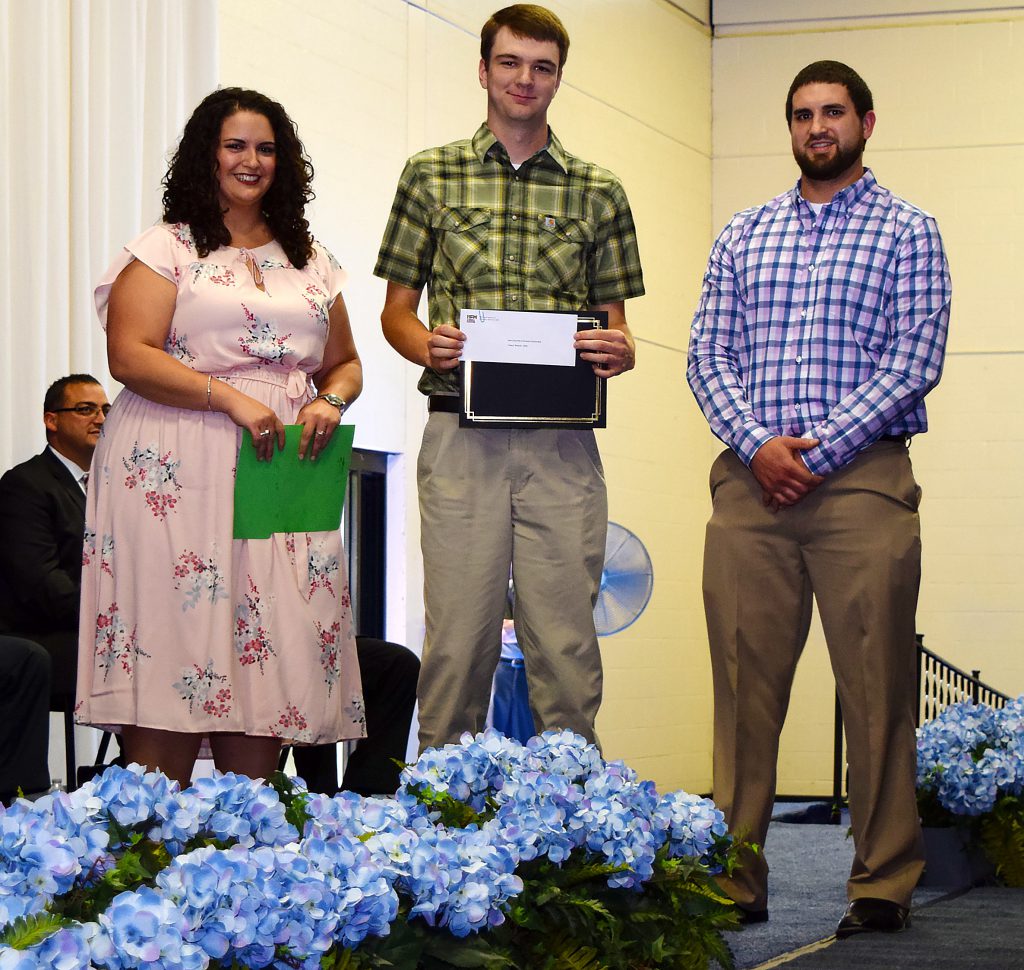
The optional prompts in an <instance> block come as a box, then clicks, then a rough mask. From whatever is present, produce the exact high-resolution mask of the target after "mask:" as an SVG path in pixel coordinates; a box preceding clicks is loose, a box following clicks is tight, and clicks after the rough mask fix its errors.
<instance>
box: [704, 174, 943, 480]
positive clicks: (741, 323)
mask: <svg viewBox="0 0 1024 970" xmlns="http://www.w3.org/2000/svg"><path fill="white" fill-rule="evenodd" d="M799 188H800V186H799V182H798V183H797V186H796V187H795V188H794V189H792V190H791V191H790V192H787V193H785V194H784V195H780V196H778V198H775V199H772V201H771V202H768V203H767V204H766V205H763V206H759V207H757V208H754V209H747V210H745V211H743V212H740V213H738V214H737V215H736V216H734V217H733V220H732V222H730V223H729V225H728V226H726V228H725V229H724V230H723V232H722V233H721V235H720V236H719V237H718V239H717V240H716V241H715V244H714V246H713V247H712V250H711V256H710V258H709V260H708V268H707V271H706V273H705V274H704V287H703V291H702V293H701V298H700V304H699V305H698V307H697V312H696V314H695V315H694V318H693V327H692V329H691V332H690V352H689V364H688V367H687V379H688V381H689V383H690V388H691V389H692V390H693V393H694V396H695V397H696V398H697V403H698V404H699V405H700V407H701V409H702V410H703V411H704V415H705V417H706V418H707V419H708V423H709V424H710V425H711V430H712V431H713V432H714V433H715V434H716V435H717V436H718V437H719V438H721V439H722V441H724V442H725V443H726V444H727V445H729V447H731V448H732V449H733V450H734V451H735V452H736V454H737V455H739V457H740V458H741V459H742V460H743V461H744V462H745V463H746V464H747V465H749V464H750V462H751V460H752V459H753V457H754V453H755V452H756V451H757V449H758V448H760V447H761V445H763V444H764V443H765V442H766V441H768V440H769V439H770V438H773V437H775V436H776V435H791V436H794V437H808V438H818V439H820V441H821V443H820V444H819V445H818V446H816V447H815V448H812V449H809V450H808V451H804V452H802V457H803V460H804V462H805V463H806V465H807V467H808V468H809V469H810V470H811V471H812V472H814V473H816V474H819V475H824V474H828V473H829V472H831V471H834V470H835V469H837V468H840V467H842V466H843V465H845V464H846V463H847V462H849V461H850V460H851V459H853V458H854V457H855V456H856V455H857V454H858V453H859V452H860V451H862V450H863V449H864V448H866V447H867V446H868V445H870V444H871V443H872V442H874V441H876V440H878V438H880V437H882V436H883V435H913V434H918V433H920V432H923V431H926V430H927V428H928V421H927V417H926V415H925V407H924V396H925V395H926V394H927V393H928V392H929V391H930V390H931V389H932V388H933V387H934V386H935V385H936V384H937V383H938V381H939V377H940V376H941V374H942V363H943V356H944V353H945V344H946V331H947V328H948V324H949V303H950V294H951V284H950V279H949V266H948V264H947V262H946V255H945V252H944V251H943V248H942V239H941V238H940V236H939V230H938V226H937V225H936V223H935V220H934V219H933V218H932V217H931V216H929V215H928V214H927V213H925V212H922V211H921V210H920V209H917V208H915V207H914V206H912V205H910V204H909V203H907V202H904V201H903V200H902V199H900V198H897V197H896V196H894V195H893V194H892V193H891V192H890V191H889V190H888V189H884V188H882V187H881V186H880V185H879V184H878V183H877V182H876V181H875V177H874V175H873V174H872V173H871V171H870V169H865V171H864V175H863V176H862V177H861V178H860V179H859V180H858V181H856V182H855V183H854V184H853V185H849V186H847V187H846V188H845V189H843V190H842V191H841V192H838V193H837V194H836V195H835V196H834V197H833V199H832V201H831V202H830V203H828V204H827V205H826V206H825V207H824V208H823V209H822V210H821V213H820V214H819V215H818V216H817V218H816V217H815V213H814V211H813V209H812V208H811V207H810V205H809V204H808V203H807V201H806V200H805V199H804V198H803V197H802V196H801V195H800V191H799Z"/></svg>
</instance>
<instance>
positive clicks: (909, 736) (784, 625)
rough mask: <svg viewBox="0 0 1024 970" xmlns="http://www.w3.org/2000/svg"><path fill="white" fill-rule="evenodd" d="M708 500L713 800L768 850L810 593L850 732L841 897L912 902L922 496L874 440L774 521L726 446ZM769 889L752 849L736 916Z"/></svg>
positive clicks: (762, 900)
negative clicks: (850, 842)
mask: <svg viewBox="0 0 1024 970" xmlns="http://www.w3.org/2000/svg"><path fill="white" fill-rule="evenodd" d="M711 494H712V498H713V503H714V510H713V512H712V515H711V519H710V521H709V523H708V527H707V538H706V544H705V551H704V606H705V612H706V614H707V622H708V636H709V639H710V644H711V663H712V673H713V678H714V693H715V742H714V796H715V801H716V802H717V804H718V806H719V807H720V808H721V809H722V810H723V811H724V812H725V815H726V819H727V820H728V823H729V827H730V829H731V830H732V831H734V832H745V833H746V835H747V837H748V838H749V839H751V840H752V841H754V842H757V843H759V844H761V845H763V844H764V839H765V835H766V834H767V831H768V822H769V819H770V816H771V809H772V802H773V799H774V795H775V784H776V760H777V757H778V747H779V734H780V732H781V730H782V724H783V721H784V720H785V717H786V709H787V706H788V704H789V694H790V689H791V687H792V683H793V675H794V673H795V670H796V664H797V661H798V660H799V658H800V653H801V651H802V650H803V647H804V643H805V641H806V639H807V632H808V628H809V625H810V620H811V596H812V593H813V596H814V598H815V600H816V601H817V604H818V611H819V614H820V617H821V623H822V627H823V629H824V633H825V639H826V641H827V643H828V650H829V656H830V659H831V663H832V670H833V673H834V674H835V678H836V685H837V687H838V690H839V697H840V702H841V704H842V708H843V718H844V722H845V727H846V737H847V747H848V751H847V757H848V762H849V789H850V820H851V824H852V828H853V838H854V845H855V855H854V861H853V869H852V871H851V874H850V878H849V881H848V883H847V893H848V895H849V897H850V898H851V899H855V898H857V897H861V896H874V897H878V898H882V899H889V900H893V901H895V902H897V903H899V904H900V905H904V906H908V905H909V903H910V896H911V893H912V891H913V888H914V886H915V884H916V883H917V879H918V877H919V875H920V873H921V870H922V867H923V858H924V856H923V846H922V842H921V832H920V826H919V824H918V815H917V806H916V802H915V791H914V786H915V759H916V747H915V738H914V706H915V702H916V674H915V670H916V667H915V659H916V656H915V647H914V643H915V641H914V633H915V622H914V617H915V610H916V607H917V594H918V586H919V582H920V557H921V542H920V530H919V522H918V515H917V507H918V501H919V497H920V490H919V489H918V487H917V484H916V482H915V481H914V475H913V471H912V469H911V466H910V457H909V455H908V454H907V449H906V447H905V446H904V445H903V444H901V443H900V442H889V441H886V442H878V443H876V444H875V445H873V446H871V447H870V448H868V449H866V450H865V451H864V452H863V453H862V454H861V455H859V456H858V457H857V458H856V459H854V461H852V462H851V463H850V464H849V465H847V466H845V467H844V468H842V469H840V470H838V471H836V472H834V473H833V474H831V475H829V476H828V477H827V478H826V480H825V482H824V483H823V484H822V485H820V486H819V487H818V488H817V489H816V490H815V491H814V492H812V493H811V494H810V495H809V496H807V497H806V498H804V499H803V500H802V501H800V502H799V503H797V505H795V506H793V507H791V508H786V509H782V510H780V511H779V512H777V513H773V512H771V511H770V510H769V509H766V508H765V507H764V505H763V504H762V501H761V488H760V486H759V485H758V484H757V481H756V480H755V479H754V476H753V475H752V474H751V473H750V471H749V469H747V468H746V467H745V466H744V465H743V463H742V462H741V461H740V460H739V459H738V458H737V457H736V455H735V454H733V452H732V451H727V452H725V453H723V454H722V455H720V456H719V457H718V459H717V460H716V461H715V463H714V465H713V466H712V469H711ZM822 689H823V690H824V689H826V688H825V685H822ZM767 880H768V865H767V862H766V861H765V859H764V856H763V855H757V856H749V857H747V858H746V859H745V865H744V868H743V869H742V870H741V871H738V872H737V873H736V875H735V876H734V878H733V879H731V880H722V885H723V888H724V889H725V890H726V891H727V892H728V893H729V894H730V895H731V896H732V897H733V898H734V899H735V900H736V902H738V903H739V904H740V905H741V906H744V907H746V908H749V909H763V908H764V907H765V906H766V905H767V892H768V890H767Z"/></svg>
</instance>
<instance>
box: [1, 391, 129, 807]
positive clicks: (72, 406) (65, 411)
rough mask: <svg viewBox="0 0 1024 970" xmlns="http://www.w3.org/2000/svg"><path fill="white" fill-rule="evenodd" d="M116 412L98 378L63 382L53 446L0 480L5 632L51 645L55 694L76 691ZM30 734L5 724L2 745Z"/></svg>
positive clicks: (55, 402) (55, 407) (51, 417)
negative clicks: (102, 460) (90, 481)
mask: <svg viewBox="0 0 1024 970" xmlns="http://www.w3.org/2000/svg"><path fill="white" fill-rule="evenodd" d="M109 410H110V404H109V402H108V401H107V395H106V393H105V392H104V390H103V388H102V386H101V385H100V384H99V382H98V381H97V380H96V378H94V377H91V376H90V375H88V374H71V375H69V376H68V377H62V378H61V379H60V380H58V381H55V382H54V383H53V384H52V385H51V386H50V388H49V390H48V391H47V392H46V397H45V398H44V401H43V424H44V425H45V427H46V441H47V446H46V448H45V449H44V450H43V452H42V453H41V454H39V455H36V456H35V457H34V458H30V459H29V460H28V461H25V462H22V463H21V464H20V465H16V466H15V467H14V468H12V469H11V470H10V471H8V472H7V473H6V474H5V475H4V476H3V478H0V633H2V634H8V635H10V636H14V637H22V638H24V639H26V640H31V641H34V642H35V643H37V644H40V645H41V646H42V647H44V648H45V650H46V651H47V653H49V655H50V658H51V659H52V672H51V678H52V681H51V686H50V694H51V695H53V696H55V697H56V696H60V697H65V696H66V697H73V696H74V693H75V674H76V664H77V657H78V596H79V588H80V585H81V574H82V535H83V532H84V529H85V488H86V480H87V477H88V472H89V464H90V462H91V461H92V453H93V451H94V450H95V448H96V442H97V441H98V440H99V436H100V429H101V428H102V427H103V421H104V419H105V418H106V414H107V411H109ZM24 730H25V725H23V724H13V723H10V722H8V723H6V724H5V725H4V726H2V727H0V748H2V749H3V750H4V751H7V750H9V744H10V743H12V741H13V736H12V738H8V737H7V734H8V732H10V731H13V732H15V733H16V734H17V735H18V736H20V735H22V734H23V733H24ZM44 750H45V746H44ZM44 757H45V756H44ZM68 782H69V784H73V783H74V780H73V779H68ZM16 783H17V784H20V782H16ZM22 787H24V785H23V786H22ZM26 790H27V789H26Z"/></svg>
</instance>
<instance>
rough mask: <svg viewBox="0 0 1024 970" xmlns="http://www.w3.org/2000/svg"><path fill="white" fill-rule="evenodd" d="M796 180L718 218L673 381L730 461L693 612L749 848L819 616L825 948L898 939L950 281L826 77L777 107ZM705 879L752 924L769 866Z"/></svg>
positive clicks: (717, 482) (809, 74) (724, 760)
mask: <svg viewBox="0 0 1024 970" xmlns="http://www.w3.org/2000/svg"><path fill="white" fill-rule="evenodd" d="M786 119H787V121H788V123H789V128H790V134H791V136H792V145H793V155H794V157H795V158H796V161H797V164H798V165H799V167H800V170H801V173H802V175H801V178H800V180H799V182H798V183H797V185H796V187H795V188H794V189H793V190H791V191H790V192H787V193H785V194H784V195H780V196H779V197H778V198H775V199H773V200H772V201H770V202H768V203H767V204H765V205H763V206H759V207H757V208H754V209H747V210H746V211H744V212H741V213H739V214H738V215H736V216H735V217H734V218H733V220H732V222H730V223H729V225H728V226H727V227H726V228H725V230H724V231H723V232H722V234H721V235H720V236H719V237H718V239H717V240H716V242H715V245H714V247H713V249H712V251H711V256H710V259H709V261H708V268H707V272H706V274H705V276H704V287H703V292H702V294H701V299H700V305H699V306H698V308H697V313H696V315H695V316H694V321H693V329H692V332H691V337H690V353H689V366H688V369H687V377H688V380H689V383H690V387H691V388H692V389H693V393H694V395H695V396H696V398H697V401H698V403H699V404H700V406H701V408H702V409H703V411H704V414H705V416H706V417H707V419H708V422H709V424H710V425H711V429H712V431H714V433H715V434H716V435H717V436H718V437H719V438H721V439H722V441H724V442H725V443H726V444H727V445H728V446H729V447H728V448H727V449H726V450H725V451H724V452H723V453H722V454H721V455H720V456H719V457H718V459H717V460H716V461H715V463H714V465H713V466H712V469H711V482H710V484H711V496H712V501H713V511H712V515H711V519H710V521H709V523H708V527H707V537H706V543H705V549H704V606H705V612H706V615H707V624H708V637H709V641H710V645H711V664H712V673H713V679H714V694H715V740H714V794H715V800H716V802H717V803H718V805H719V806H720V807H721V808H722V810H723V811H724V812H725V814H726V818H727V819H728V822H729V826H730V828H731V830H732V831H734V832H738V833H744V834H746V835H747V837H748V838H749V839H750V840H751V841H753V842H756V843H759V844H763V843H764V839H765V835H766V834H767V831H768V822H769V820H770V817H771V809H772V802H773V799H774V796H775V781H776V761H777V757H778V743H779V734H780V732H781V730H782V725H783V721H784V719H785V715H786V708H787V705H788V702H789V693H790V688H791V686H792V682H793V674H794V672H795V669H796V664H797V661H798V659H799V657H800V653H801V651H802V649H803V646H804V643H805V641H806V638H807V632H808V628H809V625H810V620H811V604H812V597H813V599H814V600H816V601H817V604H818V612H819V615H820V618H821V623H822V627H823V629H824V633H825V639H826V641H827V643H828V649H829V654H830V656H831V661H832V669H833V671H834V672H835V676H836V684H837V687H838V691H839V696H840V700H841V702H842V708H843V715H844V720H845V725H846V737H847V744H848V761H849V790H850V822H851V825H852V828H853V836H854V845H855V855H854V862H853V868H852V870H851V873H850V878H849V880H848V882H847V895H848V897H849V899H850V905H849V906H848V908H847V910H846V913H845V915H844V916H843V918H842V919H841V920H840V923H839V926H838V928H837V931H836V932H837V935H838V936H839V937H840V938H842V937H845V936H850V935H852V934H854V933H860V932H871V931H893V930H899V929H903V928H904V927H905V926H907V925H908V924H909V907H910V898H911V893H912V891H913V888H914V886H915V884H916V883H917V880H918V877H919V876H920V874H921V870H922V866H923V858H924V857H923V847H922V842H921V831H920V825H919V822H918V814H917V805H916V801H915V791H914V784H915V741H914V702H915V685H916V678H915V666H914V664H915V647H914V633H915V623H914V614H915V610H916V606H917V593H918V586H919V582H920V558H921V557H920V550H921V542H920V528H919V520H918V512H917V509H918V502H919V498H920V489H919V488H918V486H917V483H916V482H915V480H914V475H913V471H912V469H911V465H910V457H909V454H908V450H907V445H908V443H909V439H910V437H911V436H912V435H914V434H919V433H921V432H924V431H925V430H927V419H926V416H925V407H924V397H925V395H926V394H927V393H928V391H930V390H931V389H932V388H933V387H934V386H935V385H936V383H938V380H939V377H940V375H941V373H942V362H943V354H944V349H945V342H946V329H947V324H948V321H949V303H950V281H949V271H948V267H947V264H946V257H945V254H944V252H943V248H942V240H941V239H940V237H939V231H938V227H937V226H936V224H935V220H934V219H933V218H932V217H931V216H929V215H928V214H927V213H925V212H922V211H921V210H920V209H917V208H915V207H914V206H912V205H910V204H909V203H907V202H904V201H903V200H902V199H899V198H897V197H896V196H894V195H893V194H892V193H891V192H889V191H888V190H887V189H883V188H882V187H881V186H880V185H879V184H878V183H877V182H876V181H875V177H874V175H873V174H872V173H871V171H870V169H866V168H865V167H864V164H863V153H864V147H865V144H866V142H867V139H868V138H870V137H871V133H872V130H873V129H874V125H875V114H874V111H873V104H872V98H871V92H870V90H869V89H868V87H867V85H866V84H865V83H864V81H863V80H862V79H861V78H860V76H859V75H858V74H857V73H856V72H855V71H853V70H852V69H851V68H849V67H847V66H846V65H845V64H840V63H838V62H836V61H819V62H816V63H814V64H811V65H809V66H808V67H806V68H804V69H803V70H802V71H801V72H800V73H799V74H797V76H796V78H795V79H794V81H793V84H792V85H791V87H790V90H789V96H788V98H787V101H786ZM744 863H745V864H744V867H743V868H742V869H741V870H739V871H737V872H736V873H735V875H734V876H733V877H731V878H728V879H725V878H723V879H722V881H721V883H722V887H723V889H724V890H725V891H726V892H727V893H728V894H729V895H730V896H731V897H732V898H733V899H734V900H735V901H736V902H737V904H738V905H739V907H740V911H741V919H742V920H743V921H744V922H761V921H763V920H765V919H767V918H768V891H767V880H768V865H767V863H766V862H765V858H764V855H763V854H761V853H758V854H756V855H755V854H753V853H749V854H747V855H746V857H745V859H744Z"/></svg>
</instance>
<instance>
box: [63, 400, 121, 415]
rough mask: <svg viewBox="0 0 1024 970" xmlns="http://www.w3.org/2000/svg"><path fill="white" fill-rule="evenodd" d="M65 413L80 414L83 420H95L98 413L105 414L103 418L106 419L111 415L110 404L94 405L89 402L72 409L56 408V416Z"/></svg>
mask: <svg viewBox="0 0 1024 970" xmlns="http://www.w3.org/2000/svg"><path fill="white" fill-rule="evenodd" d="M63 411H74V412H75V414H80V415H81V416H82V417H83V418H94V417H96V413H97V412H98V411H102V412H103V417H106V416H107V415H108V414H109V413H110V405H109V404H92V403H90V402H88V401H83V402H82V403H81V404H76V405H75V406H74V407H72V408H54V409H53V413H54V414H60V413H62V412H63Z"/></svg>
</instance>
